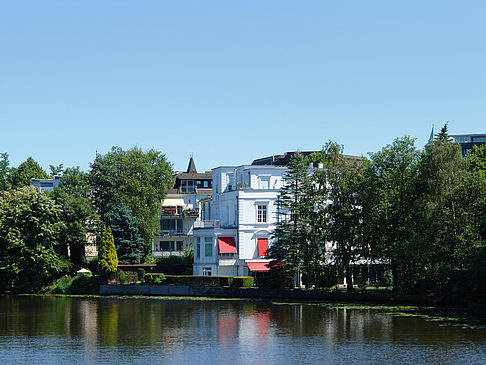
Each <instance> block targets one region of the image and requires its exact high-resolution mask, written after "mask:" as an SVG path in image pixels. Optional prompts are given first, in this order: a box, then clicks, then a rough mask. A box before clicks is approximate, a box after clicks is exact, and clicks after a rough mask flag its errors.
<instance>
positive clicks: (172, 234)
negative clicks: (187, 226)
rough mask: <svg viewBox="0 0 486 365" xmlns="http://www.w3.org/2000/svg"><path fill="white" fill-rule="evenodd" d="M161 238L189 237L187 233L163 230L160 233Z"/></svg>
mask: <svg viewBox="0 0 486 365" xmlns="http://www.w3.org/2000/svg"><path fill="white" fill-rule="evenodd" d="M160 236H161V237H186V236H188V234H187V233H184V232H183V231H182V230H178V229H177V230H175V229H162V230H161V231H160Z"/></svg>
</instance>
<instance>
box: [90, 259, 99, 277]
mask: <svg viewBox="0 0 486 365" xmlns="http://www.w3.org/2000/svg"><path fill="white" fill-rule="evenodd" d="M88 269H89V270H90V271H91V272H92V273H93V274H97V273H98V256H95V257H93V258H92V259H91V260H89V261H88Z"/></svg>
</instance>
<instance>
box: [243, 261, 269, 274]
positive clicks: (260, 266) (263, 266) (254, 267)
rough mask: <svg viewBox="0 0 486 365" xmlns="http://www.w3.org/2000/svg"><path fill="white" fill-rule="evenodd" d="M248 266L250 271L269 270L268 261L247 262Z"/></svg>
mask: <svg viewBox="0 0 486 365" xmlns="http://www.w3.org/2000/svg"><path fill="white" fill-rule="evenodd" d="M246 264H247V265H248V268H249V269H250V271H253V272H257V271H260V272H263V271H270V268H269V267H268V264H269V262H268V261H264V262H247V263H246Z"/></svg>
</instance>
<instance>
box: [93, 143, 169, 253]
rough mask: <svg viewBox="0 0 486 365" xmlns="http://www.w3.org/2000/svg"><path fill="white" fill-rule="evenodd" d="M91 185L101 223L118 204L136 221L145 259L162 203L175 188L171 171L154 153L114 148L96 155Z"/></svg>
mask: <svg viewBox="0 0 486 365" xmlns="http://www.w3.org/2000/svg"><path fill="white" fill-rule="evenodd" d="M89 182H90V186H91V191H92V193H93V197H94V205H95V207H96V210H97V212H98V213H99V214H100V216H101V218H102V220H106V215H107V214H108V213H109V212H110V210H111V209H112V208H113V207H114V206H116V205H117V204H120V203H123V204H125V205H126V207H127V208H129V209H130V211H131V214H133V216H134V217H135V218H136V219H137V221H138V225H139V233H140V235H141V237H142V239H143V240H144V250H143V252H144V256H146V255H148V254H149V252H150V247H151V243H152V239H153V233H154V232H155V231H156V230H157V229H158V222H159V215H160V211H159V208H160V200H161V199H163V197H164V196H165V191H166V190H167V189H168V188H170V187H171V186H172V183H173V181H172V168H171V166H170V164H169V162H167V160H166V158H165V156H164V155H163V154H161V153H160V152H157V151H155V150H149V151H146V152H144V151H142V150H140V149H138V148H135V147H134V148H132V149H130V150H128V151H124V150H123V149H121V148H119V147H113V148H112V150H111V151H110V152H109V153H107V154H105V155H97V156H96V159H95V161H94V162H93V164H92V165H91V171H90V174H89Z"/></svg>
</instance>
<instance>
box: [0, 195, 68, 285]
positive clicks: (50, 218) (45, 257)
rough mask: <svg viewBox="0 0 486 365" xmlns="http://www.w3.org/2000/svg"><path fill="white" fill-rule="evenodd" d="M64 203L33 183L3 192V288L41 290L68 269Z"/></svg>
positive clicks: (0, 274) (0, 280) (0, 209)
mask: <svg viewBox="0 0 486 365" xmlns="http://www.w3.org/2000/svg"><path fill="white" fill-rule="evenodd" d="M61 217H62V212H61V207H60V206H58V205H56V204H55V202H54V200H52V199H51V198H50V197H49V196H48V195H46V194H40V193H38V192H37V191H36V189H35V188H33V187H23V188H20V189H17V190H10V191H4V192H3V193H0V252H2V255H0V292H4V293H5V292H22V293H29V292H38V291H39V290H40V289H41V288H42V287H44V286H46V285H48V284H52V281H53V279H56V278H57V277H59V276H61V275H62V274H64V273H66V272H68V270H69V268H70V265H69V262H68V261H67V260H66V259H65V258H64V257H63V255H62V253H61V252H60V251H61V249H60V246H61V240H62V238H61V234H62V231H63V229H64V223H63V222H62V218H61Z"/></svg>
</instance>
